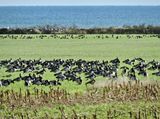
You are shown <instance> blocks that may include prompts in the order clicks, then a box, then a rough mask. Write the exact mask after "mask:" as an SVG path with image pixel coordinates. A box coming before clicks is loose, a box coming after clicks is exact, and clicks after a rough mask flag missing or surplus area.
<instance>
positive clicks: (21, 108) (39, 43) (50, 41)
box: [0, 35, 160, 119]
mask: <svg viewBox="0 0 160 119" xmlns="http://www.w3.org/2000/svg"><path fill="white" fill-rule="evenodd" d="M26 36H29V35H26ZM30 36H32V37H33V39H25V38H24V39H22V38H21V37H20V35H18V38H17V39H12V38H5V39H2V38H0V59H1V60H2V59H10V58H12V59H18V58H22V59H39V58H41V59H43V60H52V59H58V58H61V59H86V60H111V59H114V58H116V57H118V58H120V60H121V61H122V60H124V59H127V58H131V59H132V58H135V57H141V58H143V59H145V60H147V61H151V60H153V59H155V60H157V61H160V53H159V52H160V39H159V38H157V37H150V35H145V36H144V37H143V38H140V39H137V38H136V36H137V35H133V37H132V38H130V39H128V38H127V36H126V35H115V36H114V38H112V36H111V35H107V36H109V38H97V37H96V36H97V35H86V36H85V38H84V39H78V38H73V39H63V38H62V39H61V38H53V37H50V35H47V37H45V38H43V39H40V38H39V36H40V35H30ZM59 36H64V35H59ZM75 36H76V35H75ZM99 36H101V37H102V35H99ZM103 36H105V35H103ZM116 36H118V37H119V38H118V39H116V38H115V37H116ZM7 74H8V73H7V72H5V70H4V69H0V78H1V79H5V78H6V77H4V76H5V75H7ZM10 74H11V75H12V77H11V78H16V77H17V76H18V75H19V72H17V73H10ZM43 77H44V78H45V79H48V80H52V79H54V77H53V74H51V73H49V72H46V73H45V74H44V76H43ZM82 77H83V76H82ZM141 78H143V77H141ZM149 78H153V79H154V78H155V77H149ZM149 78H148V79H149ZM156 79H159V78H157V77H156ZM83 80H85V79H83ZM97 80H98V81H103V80H106V79H103V78H102V77H97ZM107 80H108V79H107ZM102 83H103V82H102ZM20 88H21V89H22V91H23V93H25V91H26V90H27V89H29V90H30V92H31V94H32V91H33V90H34V89H35V88H37V89H39V90H44V91H46V92H48V91H50V87H45V86H43V87H42V86H31V87H29V88H26V87H25V86H24V83H23V82H20V83H17V84H12V85H10V86H8V87H7V88H6V87H0V91H1V93H0V95H1V94H2V91H4V92H5V91H7V90H10V91H11V90H13V91H16V92H19V90H20ZM95 88H97V87H94V86H89V87H86V86H85V85H84V84H82V85H77V84H75V83H73V82H68V81H65V82H63V85H62V86H60V87H59V89H60V90H61V89H64V90H66V91H67V92H69V93H70V95H72V94H73V96H75V95H76V93H78V94H80V95H83V94H84V95H85V93H86V92H87V91H88V90H90V89H91V91H94V90H95ZM53 89H57V87H53ZM101 90H102V88H101V87H100V88H98V91H101ZM89 94H92V92H91V93H89ZM158 94H159V93H158ZM15 95H17V94H16V93H15ZM4 97H5V96H4ZM142 97H143V96H142ZM157 97H158V100H154V101H153V100H152V99H151V101H147V102H146V103H145V102H144V100H145V99H143V98H142V99H141V98H138V99H137V100H136V101H131V100H129V101H126V102H123V101H116V100H114V99H112V100H109V101H108V100H107V102H106V101H105V102H103V101H102V102H101V101H100V102H98V104H97V103H96V102H94V100H93V101H92V100H91V102H90V103H89V102H85V101H84V100H83V99H81V100H82V101H84V102H83V103H80V102H78V103H77V102H76V103H70V102H67V103H66V102H65V101H62V102H61V99H60V102H59V101H58V102H57V103H55V102H54V101H53V102H52V103H53V104H52V103H46V102H44V103H42V104H37V102H36V103H35V105H32V104H30V105H25V104H28V103H27V102H25V101H24V105H23V103H22V102H23V101H22V102H19V103H20V104H19V103H18V102H15V103H14V101H13V102H12V101H11V102H10V103H7V102H6V103H4V104H1V106H0V115H1V117H2V118H12V117H13V116H15V117H16V116H17V118H22V116H23V114H24V117H23V118H27V115H28V113H29V117H30V118H36V119H39V118H51V117H52V118H62V119H63V118H65V114H66V116H67V117H68V118H71V117H72V118H73V117H76V114H75V112H74V111H76V113H77V114H78V116H81V117H82V118H84V119H85V116H87V117H88V118H90V119H91V118H95V116H94V114H95V111H96V110H97V112H96V114H97V118H98V119H103V118H104V119H105V118H108V119H112V117H108V116H107V115H106V112H107V113H110V116H113V117H116V116H115V115H118V114H119V112H118V111H121V110H123V111H122V113H123V112H125V114H124V115H123V114H122V115H121V116H117V117H116V118H118V119H129V118H131V117H130V116H131V115H130V113H129V111H131V112H133V115H132V116H133V117H132V118H135V119H141V118H144V117H145V116H144V117H141V118H138V116H137V115H138V114H139V110H142V112H141V113H140V115H143V112H145V111H144V110H145V109H146V110H147V109H149V111H148V112H145V113H146V114H147V115H149V116H148V118H153V117H155V116H154V115H150V113H152V111H153V110H152V109H155V110H157V116H159V117H160V115H159V114H160V113H159V112H158V111H160V103H159V97H160V95H158V96H157ZM12 98H13V99H14V97H12ZM5 99H6V100H10V99H9V98H7V96H6V97H5ZM22 99H23V98H22ZM46 99H51V98H50V97H48V98H46ZM74 99H75V98H73V99H72V98H71V99H70V101H71V102H72V100H74ZM89 99H90V98H89ZM89 99H88V100H89ZM15 100H16V98H15ZM29 100H32V99H29ZM34 100H36V98H35V99H34ZM1 101H2V100H1V99H0V102H1ZM40 101H42V100H40ZM47 101H48V102H49V101H50V100H47ZM4 102H5V101H4ZM42 102H43V101H42ZM21 103H22V105H21ZM31 103H32V102H31ZM33 104H34V103H33ZM60 107H63V108H64V112H63V110H61V109H60ZM110 109H111V110H110ZM143 109H144V110H143ZM109 110H110V111H111V112H109ZM114 110H116V111H117V112H116V113H115V112H114ZM63 113H65V114H63ZM78 116H77V117H78ZM1 117H0V118H1ZM95 119H96V118H95ZM155 119H158V118H155Z"/></svg>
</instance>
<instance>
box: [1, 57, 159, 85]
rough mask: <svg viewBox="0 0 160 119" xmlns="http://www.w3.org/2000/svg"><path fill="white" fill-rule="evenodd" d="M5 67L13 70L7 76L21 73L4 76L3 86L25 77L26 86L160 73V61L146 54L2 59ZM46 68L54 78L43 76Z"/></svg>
mask: <svg viewBox="0 0 160 119" xmlns="http://www.w3.org/2000/svg"><path fill="white" fill-rule="evenodd" d="M121 64H123V66H121ZM4 69H5V70H6V72H8V73H9V74H10V75H7V76H6V77H7V78H11V76H12V73H14V72H19V76H18V77H17V78H14V79H0V86H9V85H10V84H12V83H15V82H19V81H24V85H25V86H30V85H44V86H58V85H61V83H62V82H63V81H64V80H67V81H73V82H76V83H77V84H78V85H81V84H82V82H83V81H84V82H85V84H86V85H88V84H94V83H95V81H96V77H98V76H102V77H106V78H109V79H115V80H116V79H118V78H119V76H122V77H128V79H129V80H138V78H137V76H138V75H141V76H143V77H147V76H148V71H150V72H152V73H151V75H155V76H160V62H158V61H155V60H152V61H150V62H146V61H145V60H144V59H142V58H134V59H126V60H124V61H122V62H121V61H120V60H119V58H118V57H117V58H115V59H113V60H110V61H97V60H96V61H87V60H83V59H79V60H74V59H67V60H63V59H53V60H41V59H38V60H22V59H16V60H13V59H9V60H0V70H4ZM46 71H47V72H48V71H49V72H50V73H53V77H51V79H53V78H54V80H45V79H44V78H43V75H44V73H45V72H46ZM26 74H27V76H26ZM81 74H82V75H85V79H84V80H82V79H83V77H82V75H81ZM22 75H23V76H22ZM1 77H2V76H1Z"/></svg>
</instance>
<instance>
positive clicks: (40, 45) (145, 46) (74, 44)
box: [0, 35, 160, 60]
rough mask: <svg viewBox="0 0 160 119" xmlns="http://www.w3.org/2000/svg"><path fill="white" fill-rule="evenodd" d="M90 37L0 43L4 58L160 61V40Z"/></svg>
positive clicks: (0, 51)
mask: <svg viewBox="0 0 160 119" xmlns="http://www.w3.org/2000/svg"><path fill="white" fill-rule="evenodd" d="M95 36H96V35H87V36H86V38H84V39H58V38H56V39H54V38H50V37H49V38H44V39H40V38H34V39H23V40H22V39H20V38H18V39H9V38H7V39H0V58H1V59H8V58H15V59H16V58H25V59H38V58H42V59H53V58H63V59H68V58H74V59H79V58H82V59H87V60H109V59H113V58H115V57H119V58H120V59H126V58H134V57H142V58H144V59H146V60H152V59H157V60H159V59H160V55H159V51H160V47H159V44H160V39H158V38H154V37H152V38H150V37H147V36H146V37H144V38H141V39H136V38H135V37H133V38H131V39H128V38H127V37H126V35H120V36H121V38H119V39H116V38H112V37H111V36H110V35H108V36H110V38H104V39H101V38H99V39H98V38H95Z"/></svg>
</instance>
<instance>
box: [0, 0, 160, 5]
mask: <svg viewBox="0 0 160 119" xmlns="http://www.w3.org/2000/svg"><path fill="white" fill-rule="evenodd" d="M0 5H1V6H10V5H11V6H12V5H13V6H14V5H16V6H17V5H160V0H0Z"/></svg>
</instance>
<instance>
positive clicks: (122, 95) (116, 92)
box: [0, 81, 160, 119]
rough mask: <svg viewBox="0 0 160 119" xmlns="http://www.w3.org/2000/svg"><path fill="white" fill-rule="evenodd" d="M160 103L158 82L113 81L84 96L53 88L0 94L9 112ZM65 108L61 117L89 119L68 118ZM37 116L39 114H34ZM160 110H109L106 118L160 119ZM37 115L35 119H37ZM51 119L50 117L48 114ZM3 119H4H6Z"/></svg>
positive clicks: (21, 116) (74, 116)
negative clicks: (113, 104) (66, 106)
mask: <svg viewBox="0 0 160 119" xmlns="http://www.w3.org/2000/svg"><path fill="white" fill-rule="evenodd" d="M159 100H160V85H159V83H158V82H155V83H143V82H140V81H134V82H131V81H128V82H123V81H122V82H121V83H119V82H117V81H112V82H110V83H108V85H105V87H96V85H95V86H93V87H88V90H87V92H85V93H83V94H82V93H78V92H77V93H75V94H70V93H69V92H67V91H66V90H62V89H59V88H57V89H52V88H50V90H49V91H48V92H46V91H44V90H39V89H36V88H35V89H34V91H32V92H31V91H30V90H26V91H25V93H22V91H21V90H19V92H15V91H14V90H7V91H3V90H2V91H0V104H1V105H6V106H7V107H8V108H9V109H11V110H14V109H18V108H20V107H25V108H26V107H28V108H31V109H34V110H36V108H39V107H43V106H47V107H52V106H54V105H57V104H65V105H74V104H81V105H92V104H93V105H95V104H106V103H113V102H118V103H126V102H136V101H144V102H159ZM64 110H65V109H64V108H62V107H59V111H60V113H61V116H60V118H61V119H65V118H73V119H78V118H83V119H86V118H87V116H86V115H79V114H78V112H76V110H73V113H72V114H70V115H69V116H67V114H65V111H64ZM34 113H35V115H36V113H37V112H36V111H35V112H34ZM159 114H160V107H158V106H153V107H149V108H144V109H139V110H136V111H135V112H134V111H130V112H126V111H123V110H117V109H112V108H111V109H108V110H106V115H107V118H108V119H114V118H122V117H125V116H126V115H127V117H126V118H128V117H130V118H134V119H143V118H144V119H147V118H151V117H152V118H154V119H159V118H160V115H159ZM35 115H34V116H35ZM14 116H15V115H14V114H11V118H17V117H18V118H32V117H34V116H33V115H30V116H29V114H27V112H23V113H20V114H19V115H16V116H15V117H14ZM45 116H46V117H44V118H47V117H50V115H49V114H46V115H45ZM7 117H8V116H7V115H6V117H5V116H4V118H7ZM50 118H51V117H50ZM89 118H93V119H96V118H97V114H96V110H95V113H94V114H91V115H90V117H89Z"/></svg>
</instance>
